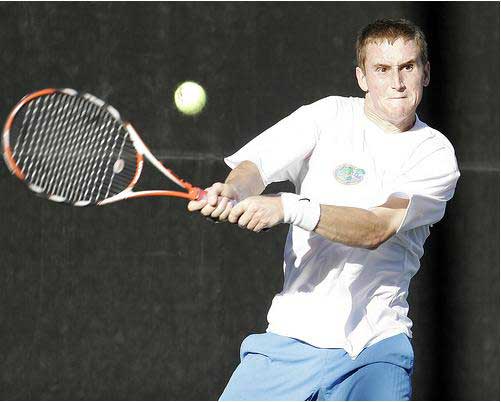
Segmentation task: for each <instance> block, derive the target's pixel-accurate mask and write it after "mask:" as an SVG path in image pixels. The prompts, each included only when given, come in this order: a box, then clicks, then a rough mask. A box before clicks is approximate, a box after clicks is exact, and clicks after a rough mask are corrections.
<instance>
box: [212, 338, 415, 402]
mask: <svg viewBox="0 0 501 402" xmlns="http://www.w3.org/2000/svg"><path fill="white" fill-rule="evenodd" d="M240 359H241V362H240V364H239V365H238V367H237V368H236V370H235V372H234V373H233V375H232V376H231V378H230V381H229V382H228V385H227V386H226V388H225V390H224V392H223V394H222V395H221V397H220V400H296V401H299V400H303V401H304V400H410V398H411V392H412V387H411V375H412V367H413V363H414V353H413V351H412V345H411V343H410V341H409V338H408V337H407V336H406V335H404V334H400V335H396V336H393V337H390V338H387V339H384V340H382V341H380V342H378V343H376V344H374V345H372V346H370V347H368V348H365V349H364V350H363V351H362V352H361V353H360V354H359V355H358V356H357V358H356V359H355V360H352V359H351V357H350V356H349V355H348V354H347V353H346V352H345V350H344V349H320V348H316V347H314V346H311V345H309V344H307V343H304V342H301V341H299V340H297V339H293V338H287V337H284V336H280V335H276V334H272V333H264V334H255V335H250V336H248V337H247V338H245V339H244V341H243V342H242V346H241V350H240Z"/></svg>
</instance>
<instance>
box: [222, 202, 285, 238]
mask: <svg viewBox="0 0 501 402" xmlns="http://www.w3.org/2000/svg"><path fill="white" fill-rule="evenodd" d="M228 221H229V222H231V223H238V226H240V227H241V228H244V229H249V230H252V231H254V232H260V231H261V230H263V229H268V228H271V227H273V226H275V225H278V224H279V223H282V222H283V221H284V211H283V207H282V200H281V198H280V196H279V195H277V194H273V195H271V194H270V195H258V196H254V197H247V198H246V199H245V200H243V201H241V202H239V203H238V204H237V205H235V206H234V207H233V208H232V209H231V212H230V215H229V216H228Z"/></svg>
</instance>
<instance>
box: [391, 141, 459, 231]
mask: <svg viewBox="0 0 501 402" xmlns="http://www.w3.org/2000/svg"><path fill="white" fill-rule="evenodd" d="M459 176H460V173H459V169H458V167H457V161H456V157H455V155H454V151H453V150H452V149H450V148H449V147H443V148H439V149H437V150H436V151H434V152H432V153H431V154H430V155H428V156H426V157H424V158H422V159H421V160H420V161H419V162H417V163H414V164H413V166H411V167H410V168H408V169H407V170H405V171H404V172H403V173H402V174H401V175H400V177H399V178H398V179H397V181H396V183H395V185H394V189H393V190H394V191H393V192H392V194H391V196H395V197H400V198H407V199H409V205H408V206H407V211H406V214H405V216H404V219H403V220H402V223H401V224H400V227H399V228H398V230H397V233H401V232H405V231H408V230H411V229H414V228H417V227H419V226H425V225H432V224H434V223H437V222H438V221H440V220H441V219H442V218H443V216H444V214H445V206H446V204H447V201H449V200H450V199H451V198H452V196H453V195H454V191H455V188H456V183H457V181H458V179H459Z"/></svg>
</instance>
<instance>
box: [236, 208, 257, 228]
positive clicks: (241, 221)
mask: <svg viewBox="0 0 501 402" xmlns="http://www.w3.org/2000/svg"><path fill="white" fill-rule="evenodd" d="M253 216H254V213H252V212H251V211H249V210H247V211H245V212H244V213H243V214H242V215H241V216H240V218H238V226H240V227H241V228H247V225H248V224H249V222H250V221H251V219H252V217H253Z"/></svg>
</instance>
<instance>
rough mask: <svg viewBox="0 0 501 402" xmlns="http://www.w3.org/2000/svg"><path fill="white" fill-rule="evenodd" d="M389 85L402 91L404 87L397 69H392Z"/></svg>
mask: <svg viewBox="0 0 501 402" xmlns="http://www.w3.org/2000/svg"><path fill="white" fill-rule="evenodd" d="M391 87H392V88H393V89H395V90H397V91H403V90H404V89H405V85H404V81H403V79H402V74H401V72H400V71H399V70H393V72H392V77H391Z"/></svg>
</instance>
